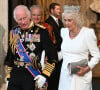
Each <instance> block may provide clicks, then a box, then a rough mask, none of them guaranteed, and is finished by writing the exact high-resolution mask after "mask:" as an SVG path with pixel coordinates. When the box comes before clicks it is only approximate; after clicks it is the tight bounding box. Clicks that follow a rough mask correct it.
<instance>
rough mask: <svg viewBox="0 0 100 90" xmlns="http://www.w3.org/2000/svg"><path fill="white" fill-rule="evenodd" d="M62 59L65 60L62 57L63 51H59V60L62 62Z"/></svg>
mask: <svg viewBox="0 0 100 90" xmlns="http://www.w3.org/2000/svg"><path fill="white" fill-rule="evenodd" d="M62 58H63V57H62V53H61V51H59V52H58V60H59V61H61V59H62Z"/></svg>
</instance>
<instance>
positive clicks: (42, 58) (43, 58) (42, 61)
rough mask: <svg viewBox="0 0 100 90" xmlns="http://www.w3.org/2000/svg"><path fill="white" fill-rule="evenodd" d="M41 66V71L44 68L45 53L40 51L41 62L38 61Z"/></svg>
mask: <svg viewBox="0 0 100 90" xmlns="http://www.w3.org/2000/svg"><path fill="white" fill-rule="evenodd" d="M40 63H41V66H42V70H43V69H44V67H45V51H44V50H43V51H42V55H41V60H40Z"/></svg>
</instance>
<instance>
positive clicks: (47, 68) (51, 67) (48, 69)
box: [42, 62, 55, 77]
mask: <svg viewBox="0 0 100 90" xmlns="http://www.w3.org/2000/svg"><path fill="white" fill-rule="evenodd" d="M54 68H55V63H52V64H50V63H48V62H47V63H46V66H45V67H44V69H43V72H42V73H43V74H45V75H47V76H48V77H50V75H51V73H52V71H53V70H54Z"/></svg>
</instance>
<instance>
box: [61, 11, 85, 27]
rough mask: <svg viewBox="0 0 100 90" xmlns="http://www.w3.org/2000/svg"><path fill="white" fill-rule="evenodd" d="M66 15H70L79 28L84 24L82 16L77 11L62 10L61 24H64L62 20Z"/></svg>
mask: <svg viewBox="0 0 100 90" xmlns="http://www.w3.org/2000/svg"><path fill="white" fill-rule="evenodd" d="M67 16H70V17H71V18H72V19H73V20H74V21H75V23H76V25H77V26H78V27H79V28H81V27H82V26H83V25H84V23H85V22H84V18H83V15H82V14H81V13H79V12H77V13H67V12H64V13H63V14H62V22H63V24H65V22H64V17H67Z"/></svg>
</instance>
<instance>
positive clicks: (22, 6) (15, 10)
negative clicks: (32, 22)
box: [13, 5, 31, 21]
mask: <svg viewBox="0 0 100 90" xmlns="http://www.w3.org/2000/svg"><path fill="white" fill-rule="evenodd" d="M20 8H23V9H25V10H26V12H27V14H28V16H29V17H30V16H31V15H30V11H29V9H28V8H27V6H25V5H18V6H17V7H16V8H15V9H14V11H13V17H14V19H15V21H17V18H16V12H17V10H19V9H20Z"/></svg>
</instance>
